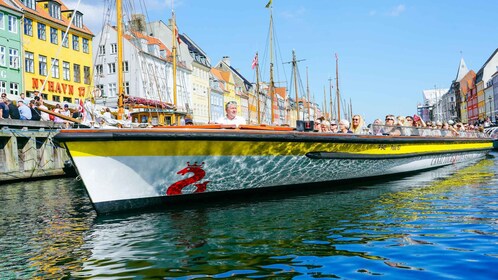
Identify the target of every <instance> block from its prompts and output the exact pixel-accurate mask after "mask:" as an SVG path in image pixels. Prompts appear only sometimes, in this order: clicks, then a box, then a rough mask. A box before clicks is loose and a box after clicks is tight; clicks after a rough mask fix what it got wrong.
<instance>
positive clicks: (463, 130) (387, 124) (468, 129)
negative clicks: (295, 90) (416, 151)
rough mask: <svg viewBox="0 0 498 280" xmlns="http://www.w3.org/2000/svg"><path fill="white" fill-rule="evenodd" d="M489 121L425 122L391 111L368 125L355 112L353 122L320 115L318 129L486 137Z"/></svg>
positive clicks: (327, 131)
mask: <svg viewBox="0 0 498 280" xmlns="http://www.w3.org/2000/svg"><path fill="white" fill-rule="evenodd" d="M485 124H486V125H487V126H490V125H492V122H491V120H490V119H489V118H488V119H487V120H486V121H485V122H483V123H482V124H476V125H474V124H466V123H465V124H464V123H462V122H454V121H453V120H448V121H434V122H432V121H428V122H424V120H423V119H422V118H421V117H420V116H419V115H413V116H411V115H409V116H397V117H395V116H394V115H391V114H389V115H386V117H385V119H384V121H382V119H375V120H374V121H373V122H372V123H371V124H368V125H367V124H366V123H365V120H364V119H363V117H362V116H360V115H354V116H353V118H352V119H351V123H350V122H349V121H348V120H346V119H341V120H339V121H336V120H330V121H329V120H326V119H324V118H323V117H321V118H318V119H317V120H315V131H316V132H323V133H351V134H363V135H384V136H433V137H459V136H461V137H484V133H483V132H484V127H485Z"/></svg>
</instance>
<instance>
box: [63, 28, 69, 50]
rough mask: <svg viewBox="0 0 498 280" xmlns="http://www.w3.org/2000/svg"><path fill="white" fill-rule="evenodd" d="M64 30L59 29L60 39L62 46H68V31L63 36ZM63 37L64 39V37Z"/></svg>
mask: <svg viewBox="0 0 498 280" xmlns="http://www.w3.org/2000/svg"><path fill="white" fill-rule="evenodd" d="M65 33H66V32H64V30H61V40H62V46H63V47H65V48H69V33H68V34H67V35H66V37H64V34H65ZM64 38H65V39H64Z"/></svg>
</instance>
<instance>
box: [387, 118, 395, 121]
mask: <svg viewBox="0 0 498 280" xmlns="http://www.w3.org/2000/svg"><path fill="white" fill-rule="evenodd" d="M386 121H394V119H393V118H386Z"/></svg>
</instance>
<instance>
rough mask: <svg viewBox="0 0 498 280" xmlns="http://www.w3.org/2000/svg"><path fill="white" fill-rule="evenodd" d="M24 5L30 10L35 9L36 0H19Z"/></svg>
mask: <svg viewBox="0 0 498 280" xmlns="http://www.w3.org/2000/svg"><path fill="white" fill-rule="evenodd" d="M21 1H22V3H23V4H24V6H26V7H28V8H30V9H31V10H36V0H21Z"/></svg>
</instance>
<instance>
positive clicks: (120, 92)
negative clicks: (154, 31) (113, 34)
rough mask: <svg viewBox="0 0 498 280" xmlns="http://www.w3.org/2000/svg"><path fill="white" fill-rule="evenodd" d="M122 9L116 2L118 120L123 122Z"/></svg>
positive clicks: (120, 2) (119, 0)
mask: <svg viewBox="0 0 498 280" xmlns="http://www.w3.org/2000/svg"><path fill="white" fill-rule="evenodd" d="M122 10H123V7H122V1H121V0H116V12H117V13H116V25H117V32H118V38H117V39H118V42H117V46H118V54H117V55H118V57H117V58H118V61H117V64H118V65H117V75H118V80H117V83H118V116H117V119H118V120H123V116H124V88H123V11H122Z"/></svg>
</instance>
